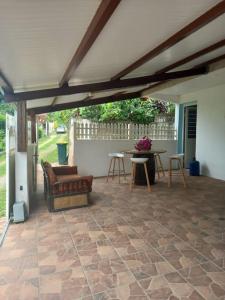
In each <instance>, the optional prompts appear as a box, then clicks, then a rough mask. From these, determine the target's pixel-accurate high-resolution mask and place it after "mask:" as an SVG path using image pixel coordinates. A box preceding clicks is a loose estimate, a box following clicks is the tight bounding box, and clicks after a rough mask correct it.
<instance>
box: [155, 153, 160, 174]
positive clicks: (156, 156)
mask: <svg viewBox="0 0 225 300" xmlns="http://www.w3.org/2000/svg"><path fill="white" fill-rule="evenodd" d="M155 168H156V172H157V175H158V179H160V174H159V164H158V154H156V155H155Z"/></svg>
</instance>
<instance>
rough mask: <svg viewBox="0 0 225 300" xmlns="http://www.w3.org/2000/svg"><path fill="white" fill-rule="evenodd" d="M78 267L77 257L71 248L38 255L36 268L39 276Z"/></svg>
mask: <svg viewBox="0 0 225 300" xmlns="http://www.w3.org/2000/svg"><path fill="white" fill-rule="evenodd" d="M80 265H81V264H80V260H79V257H78V255H77V253H76V251H75V249H74V248H73V247H72V248H68V249H63V248H61V249H58V250H52V251H46V252H41V253H40V254H39V255H38V266H39V271H40V274H41V275H46V274H51V273H55V272H61V271H64V270H68V269H72V268H75V267H78V266H80Z"/></svg>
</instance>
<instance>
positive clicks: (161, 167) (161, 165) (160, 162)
mask: <svg viewBox="0 0 225 300" xmlns="http://www.w3.org/2000/svg"><path fill="white" fill-rule="evenodd" d="M158 159H159V165H160V169H161V171H162V173H163V176H165V172H164V169H163V164H162V161H161V157H160V155H158Z"/></svg>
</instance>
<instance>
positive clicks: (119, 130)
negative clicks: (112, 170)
mask: <svg viewBox="0 0 225 300" xmlns="http://www.w3.org/2000/svg"><path fill="white" fill-rule="evenodd" d="M73 125H74V137H75V139H77V140H138V139H140V138H141V137H143V136H148V137H149V138H151V139H152V140H176V139H177V132H176V130H175V128H174V125H173V124H170V123H151V124H147V125H145V124H127V123H92V122H74V124H73Z"/></svg>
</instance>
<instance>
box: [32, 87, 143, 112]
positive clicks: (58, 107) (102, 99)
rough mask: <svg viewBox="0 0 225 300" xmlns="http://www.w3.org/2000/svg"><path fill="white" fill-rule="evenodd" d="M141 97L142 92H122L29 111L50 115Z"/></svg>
mask: <svg viewBox="0 0 225 300" xmlns="http://www.w3.org/2000/svg"><path fill="white" fill-rule="evenodd" d="M140 95H141V93H140V92H133V93H127V94H122V92H119V93H115V94H114V95H111V96H106V97H100V98H96V99H91V98H90V99H87V98H86V99H84V100H80V101H75V102H69V103H63V104H56V105H55V106H53V107H52V106H51V105H49V106H42V107H38V108H32V109H28V113H29V114H32V113H33V114H43V113H49V112H54V111H60V110H66V109H72V108H79V107H86V106H92V105H99V104H104V103H109V102H116V101H122V100H128V99H134V98H139V97H140Z"/></svg>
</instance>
